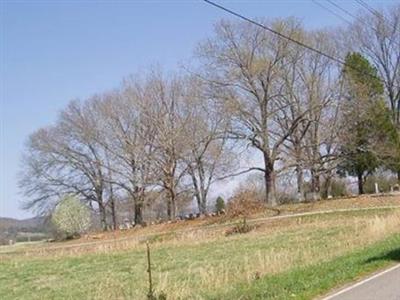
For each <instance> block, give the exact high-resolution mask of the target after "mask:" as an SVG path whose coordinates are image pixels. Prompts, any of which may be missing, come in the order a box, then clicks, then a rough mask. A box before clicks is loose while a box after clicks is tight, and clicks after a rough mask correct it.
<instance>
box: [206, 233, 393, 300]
mask: <svg viewBox="0 0 400 300" xmlns="http://www.w3.org/2000/svg"><path fill="white" fill-rule="evenodd" d="M394 262H400V234H395V235H393V236H391V237H390V238H388V239H386V240H384V241H381V242H378V243H376V244H374V245H371V246H369V247H367V248H365V249H363V250H361V251H356V252H354V253H351V254H349V255H345V256H341V257H338V258H336V259H334V260H332V261H329V262H325V263H319V264H314V265H311V266H308V267H305V268H298V269H294V270H291V271H290V272H285V273H283V274H278V275H274V276H264V277H262V278H260V279H254V280H253V282H252V283H250V284H239V285H236V286H234V287H233V288H232V290H231V291H229V292H228V293H224V294H221V293H218V292H217V293H209V294H208V295H206V296H205V298H208V299H243V300H246V299H312V298H314V297H316V296H319V295H321V294H324V293H326V292H327V291H329V290H331V289H332V288H335V287H338V286H340V285H342V284H344V283H346V282H350V281H353V280H356V279H358V278H360V277H361V276H362V275H365V274H368V273H371V272H373V271H375V270H378V269H380V268H383V267H385V266H388V265H389V264H391V263H394Z"/></svg>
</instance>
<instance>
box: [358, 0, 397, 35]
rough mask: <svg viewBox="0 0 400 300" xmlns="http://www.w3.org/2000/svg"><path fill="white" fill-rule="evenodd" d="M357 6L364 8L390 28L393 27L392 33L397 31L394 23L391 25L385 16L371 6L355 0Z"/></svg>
mask: <svg viewBox="0 0 400 300" xmlns="http://www.w3.org/2000/svg"><path fill="white" fill-rule="evenodd" d="M355 1H356V2H357V3H358V4H359V5H361V6H362V7H364V8H365V9H366V10H368V11H369V12H370V13H371V14H373V15H374V16H376V17H378V18H382V19H383V20H385V21H386V22H387V23H388V24H389V25H390V26H392V27H393V29H394V31H398V30H399V29H398V26H397V24H395V23H392V22H391V21H390V20H388V19H387V18H386V17H385V15H383V14H381V13H380V12H379V11H378V10H376V9H375V8H373V7H372V6H371V5H369V4H368V3H367V2H365V1H363V0H355Z"/></svg>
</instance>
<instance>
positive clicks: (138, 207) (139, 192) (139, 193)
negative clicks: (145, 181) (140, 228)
mask: <svg viewBox="0 0 400 300" xmlns="http://www.w3.org/2000/svg"><path fill="white" fill-rule="evenodd" d="M143 202H144V189H143V188H140V187H136V188H135V204H134V208H135V212H134V219H135V224H143Z"/></svg>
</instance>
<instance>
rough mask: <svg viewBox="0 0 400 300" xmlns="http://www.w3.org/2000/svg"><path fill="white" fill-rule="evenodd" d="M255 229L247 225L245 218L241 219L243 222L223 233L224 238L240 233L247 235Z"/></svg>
mask: <svg viewBox="0 0 400 300" xmlns="http://www.w3.org/2000/svg"><path fill="white" fill-rule="evenodd" d="M254 228H255V226H251V225H249V224H247V221H246V218H243V220H242V221H241V222H240V223H238V224H236V225H235V226H234V227H233V228H230V229H228V230H227V231H226V232H225V235H226V236H229V235H232V234H241V233H248V232H250V231H252V230H253V229H254Z"/></svg>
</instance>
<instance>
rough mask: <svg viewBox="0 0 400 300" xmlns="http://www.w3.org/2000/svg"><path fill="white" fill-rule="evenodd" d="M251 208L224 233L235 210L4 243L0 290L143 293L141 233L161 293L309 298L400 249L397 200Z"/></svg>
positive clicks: (13, 294) (0, 293)
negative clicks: (255, 211) (93, 237)
mask: <svg viewBox="0 0 400 300" xmlns="http://www.w3.org/2000/svg"><path fill="white" fill-rule="evenodd" d="M346 201H347V200H345V201H343V203H345V204H344V205H343V206H344V207H346V208H348V206H347V204H348V203H349V202H348V201H347V202H346ZM367 201H368V200H365V202H364V203H363V204H367V203H366V202H367ZM371 201H375V199H372V200H371ZM385 201H386V200H385ZM390 201H393V203H392V204H396V202H400V199H398V198H397V199H391V200H390ZM382 203H383V202H382ZM353 204H354V203H353ZM398 204H400V203H398ZM319 205H322V204H319ZM324 205H327V204H324ZM330 205H333V204H330ZM335 205H336V206H337V207H336V208H339V209H340V206H341V205H340V202H337V203H335ZM368 206H370V205H369V204H368V205H366V207H368ZM351 207H353V205H352V206H351ZM303 208H304V207H303ZM303 208H302V209H300V208H299V207H297V209H294V208H293V209H294V211H296V212H297V211H299V210H300V211H302V210H304V209H303ZM314 208H315V207H314ZM315 210H316V211H318V210H320V207H318V208H317V209H315ZM287 213H289V212H287ZM254 218H258V219H259V221H257V220H256V219H254V220H253V221H254V222H253V223H252V222H251V220H249V222H250V224H252V225H254V226H255V228H254V229H253V230H252V231H250V232H249V233H246V234H234V235H228V236H227V235H226V232H227V231H228V230H230V229H231V228H232V227H233V226H234V225H231V224H230V225H229V224H228V225H227V224H226V222H232V221H231V220H221V222H217V223H214V224H210V223H209V222H207V221H201V222H200V221H199V223H189V224H170V225H166V226H164V227H157V226H155V227H153V228H152V227H148V228H145V229H142V230H135V231H132V232H131V233H126V235H125V236H115V240H113V239H112V238H111V235H110V236H106V237H104V240H101V241H89V240H84V239H83V240H81V241H75V242H73V243H57V244H54V245H35V246H20V247H6V248H4V250H2V251H1V252H0V259H1V260H0V282H1V283H2V284H1V285H0V298H1V299H28V298H29V299H146V293H147V273H146V256H145V242H146V241H147V242H149V243H150V245H151V251H152V265H153V280H154V284H155V289H156V291H157V292H161V291H162V292H164V293H165V294H166V295H167V299H238V298H240V297H241V299H289V298H290V299H312V298H313V297H315V296H317V295H320V294H323V293H326V292H327V291H328V290H329V289H331V288H333V287H336V286H339V285H341V284H343V283H344V282H347V281H349V280H352V279H354V278H357V277H358V276H361V275H363V274H366V273H368V272H371V271H373V270H376V269H377V268H381V267H383V266H386V265H388V264H390V263H393V262H394V261H396V260H398V259H399V256H400V255H399V249H400V210H398V209H395V208H384V207H381V208H379V209H368V210H365V209H364V210H351V211H341V212H331V213H319V214H310V215H306V216H294V217H290V218H275V219H260V218H259V216H256V217H254ZM223 222H225V223H223ZM234 222H238V221H234ZM183 226H184V228H188V227H190V228H191V230H182V229H183V228H181V227H183Z"/></svg>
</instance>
